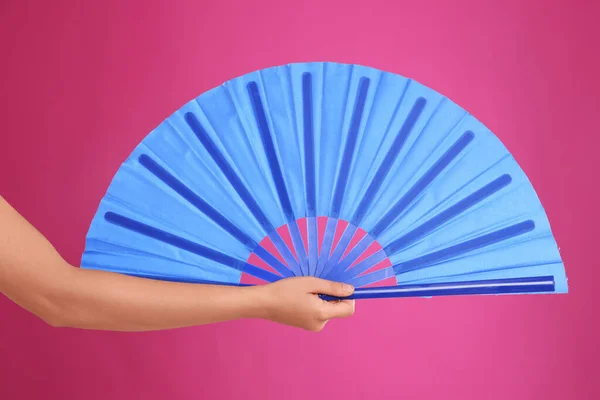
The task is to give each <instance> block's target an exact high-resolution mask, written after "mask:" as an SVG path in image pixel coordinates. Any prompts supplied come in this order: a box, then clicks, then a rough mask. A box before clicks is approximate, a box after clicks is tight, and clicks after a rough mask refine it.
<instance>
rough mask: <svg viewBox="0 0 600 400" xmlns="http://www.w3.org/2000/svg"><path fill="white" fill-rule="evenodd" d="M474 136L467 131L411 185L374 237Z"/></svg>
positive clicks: (378, 227) (379, 225) (384, 218)
mask: <svg viewBox="0 0 600 400" xmlns="http://www.w3.org/2000/svg"><path fill="white" fill-rule="evenodd" d="M473 138H474V134H473V132H471V131H467V132H465V133H464V134H463V135H462V136H461V137H460V138H459V139H458V140H457V141H456V142H455V143H454V144H453V145H452V147H450V149H448V151H446V152H445V153H444V154H443V155H442V157H441V158H440V159H439V160H438V161H436V163H435V164H434V165H433V166H432V167H431V168H430V169H429V170H428V171H427V172H425V175H423V176H422V177H421V178H420V179H419V180H418V181H417V182H416V183H415V184H414V186H413V187H411V188H410V189H409V190H408V192H406V194H405V195H404V196H402V197H401V198H400V200H398V201H397V202H396V204H394V206H393V207H392V208H391V209H390V210H389V211H388V212H387V213H386V214H385V215H384V216H383V218H381V219H380V220H379V222H377V224H376V225H375V227H373V229H372V231H371V232H370V234H371V235H372V236H374V237H377V236H379V234H380V233H381V232H383V231H384V230H386V229H387V228H388V227H389V226H390V225H391V224H392V222H394V220H395V219H396V218H397V217H398V216H399V215H400V214H401V213H402V212H403V211H404V210H405V209H406V208H407V207H408V206H409V205H410V204H411V203H412V202H413V201H414V200H415V199H416V198H417V197H418V196H419V195H420V194H421V193H422V192H423V191H424V190H425V189H426V188H427V186H429V185H430V184H431V182H433V181H434V180H435V178H437V176H438V175H439V174H440V173H442V171H443V170H444V168H446V167H447V166H448V165H449V164H450V163H451V162H452V160H454V159H455V158H456V157H457V156H458V155H459V154H460V153H461V151H463V150H464V149H465V147H467V145H468V144H469V143H471V141H472V140H473Z"/></svg>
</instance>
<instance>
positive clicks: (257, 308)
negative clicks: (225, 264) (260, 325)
mask: <svg viewBox="0 0 600 400" xmlns="http://www.w3.org/2000/svg"><path fill="white" fill-rule="evenodd" d="M244 290H245V291H246V293H247V296H246V304H247V306H248V307H247V310H246V313H247V315H248V317H249V318H255V319H270V315H271V309H272V305H273V298H272V295H271V293H270V290H269V285H256V286H250V287H247V288H244Z"/></svg>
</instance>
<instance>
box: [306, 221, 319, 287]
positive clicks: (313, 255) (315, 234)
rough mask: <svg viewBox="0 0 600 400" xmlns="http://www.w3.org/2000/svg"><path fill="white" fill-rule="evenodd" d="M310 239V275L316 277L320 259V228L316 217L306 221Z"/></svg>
mask: <svg viewBox="0 0 600 400" xmlns="http://www.w3.org/2000/svg"><path fill="white" fill-rule="evenodd" d="M306 224H307V229H306V230H307V239H308V268H307V269H308V275H309V276H315V275H316V269H317V259H318V257H319V226H318V220H317V218H316V217H309V218H307V219H306Z"/></svg>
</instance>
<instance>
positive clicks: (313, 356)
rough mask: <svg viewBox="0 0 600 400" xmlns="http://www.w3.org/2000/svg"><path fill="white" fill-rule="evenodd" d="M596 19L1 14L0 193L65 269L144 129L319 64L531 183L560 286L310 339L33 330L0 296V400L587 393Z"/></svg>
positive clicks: (145, 7) (212, 4) (133, 6)
mask: <svg viewBox="0 0 600 400" xmlns="http://www.w3.org/2000/svg"><path fill="white" fill-rule="evenodd" d="M599 12H600V9H599V6H598V2H597V1H593V0H589V1H585V0H561V1H551V0H526V1H524V0H510V1H507V0H505V1H487V0H486V1H483V0H479V1H477V0H474V1H466V0H454V1H442V0H439V1H431V0H430V1H415V0H413V1H398V0H390V1H378V0H366V1H350V0H340V1H323V0H314V1H313V0H297V1H284V0H273V1H231V0H228V1H225V0H213V1H204V2H203V1H166V0H165V1H153V0H146V1H138V2H133V1H129V2H127V1H117V0H112V1H108V0H107V1H75V0H73V1H70V2H67V1H57V0H53V1H38V2H33V1H26V0H3V1H0V45H1V47H0V51H1V53H0V54H1V61H0V80H1V87H0V88H1V90H0V93H1V94H0V110H1V111H0V112H1V115H2V125H1V131H0V132H1V133H0V135H1V141H0V190H1V194H2V195H3V196H4V197H5V198H6V199H7V200H8V201H10V202H11V203H13V204H14V206H15V207H16V208H17V209H18V210H19V211H20V212H22V213H23V214H24V215H25V216H26V217H27V218H29V219H30V221H31V222H32V223H34V224H35V225H36V226H37V227H38V228H39V229H40V230H41V231H42V232H43V233H44V234H45V235H47V237H48V238H49V239H50V240H51V241H52V242H53V243H54V244H55V245H56V247H57V248H58V249H59V251H60V252H61V253H62V254H64V256H65V257H66V258H67V259H68V260H69V261H70V262H72V263H77V262H78V260H79V257H80V254H81V252H82V251H83V245H84V237H85V234H86V231H87V227H88V224H89V222H90V220H91V218H92V215H93V213H94V211H95V207H96V205H97V203H98V201H99V200H100V198H101V196H102V195H103V193H104V190H105V189H106V187H107V185H108V184H109V181H110V179H111V177H112V175H113V174H114V172H115V171H116V170H117V168H118V166H119V164H120V163H121V162H122V161H123V160H124V158H125V157H126V156H127V155H128V153H129V152H130V151H131V150H132V149H133V146H134V145H135V144H136V143H138V142H139V141H140V140H141V139H142V138H143V137H144V135H145V134H146V133H147V132H148V131H149V130H150V129H152V128H154V127H155V126H156V125H157V124H158V123H159V122H160V121H161V120H162V119H164V118H165V117H167V116H168V115H169V114H170V113H172V112H173V111H174V110H175V109H177V108H178V107H179V106H181V105H182V104H183V103H185V102H186V101H188V100H190V99H191V98H193V97H195V96H197V95H199V94H200V93H202V92H203V91H205V90H207V89H210V88H212V87H214V86H216V85H218V84H220V83H221V82H223V81H225V80H227V79H230V78H233V77H236V76H238V75H241V74H244V73H246V72H249V71H252V70H255V69H260V68H264V67H268V66H272V65H278V64H285V63H288V62H294V61H320V60H330V61H340V62H349V63H360V64H364V65H369V66H373V67H377V68H381V69H385V70H388V71H393V72H396V73H399V74H402V75H405V76H409V77H412V78H414V79H416V80H418V81H420V82H421V83H423V84H426V85H428V86H431V87H433V88H434V89H436V90H438V91H440V92H442V93H444V94H446V95H447V96H449V97H450V98H451V99H453V100H454V101H456V102H457V103H458V104H460V105H462V106H463V107H465V108H466V109H468V110H469V111H471V112H472V113H473V114H474V115H475V116H477V117H478V118H479V119H480V120H482V121H483V122H484V123H485V124H486V125H487V126H489V127H490V128H491V129H492V130H493V131H494V132H496V134H497V135H498V136H499V137H500V138H501V140H502V141H503V142H504V143H505V144H506V145H507V147H508V148H509V149H510V150H511V151H512V153H513V154H514V156H515V157H516V159H517V160H518V161H519V162H520V164H521V165H522V166H523V168H524V169H525V171H526V172H527V173H528V175H529V176H530V178H531V180H532V182H533V184H534V185H535V187H536V189H537V190H538V193H539V195H540V197H541V199H542V202H543V204H544V206H545V207H546V209H547V212H548V215H549V218H550V221H551V223H552V226H553V229H554V231H555V234H556V238H557V240H558V243H559V244H560V247H561V249H562V254H563V257H564V261H565V263H566V266H567V273H568V276H569V279H570V280H569V283H570V288H571V293H570V294H568V295H561V296H522V297H517V296H514V297H513V296H511V297H478V298H438V299H410V300H399V301H369V302H361V303H359V304H358V305H357V313H356V315H355V317H354V318H351V319H348V320H344V321H337V322H335V323H331V324H330V325H328V326H327V328H326V329H325V331H324V332H322V333H321V334H309V333H304V332H301V331H297V330H293V329H291V328H287V327H282V326H275V325H272V324H269V323H266V322H261V321H252V322H247V321H238V322H234V323H226V324H221V325H214V326H206V327H197V328H190V329H182V330H176V331H165V332H154V333H140V334H120V333H100V332H91V331H77V330H70V329H51V328H49V327H47V326H45V325H44V323H42V322H40V321H39V320H37V319H36V318H35V317H33V316H32V315H30V314H28V313H27V312H25V311H23V310H21V309H19V308H18V307H17V306H15V305H14V304H12V303H11V302H10V301H9V300H8V299H6V298H5V297H3V296H0V398H1V399H7V400H11V399H33V398H45V399H88V400H93V399H116V400H120V399H138V398H143V399H146V400H153V399H190V398H203V399H225V400H226V399H241V398H244V399H263V400H264V399H289V400H294V399H307V398H316V399H318V398H328V399H347V400H350V399H359V398H360V399H369V398H373V399H400V398H402V399H413V398H415V399H416V398H418V399H434V398H436V399H438V398H441V399H459V398H460V399H482V398H485V399H567V398H570V399H578V400H579V399H598V398H600V383H598V382H599V381H598V376H600V369H599V367H598V359H599V356H600V353H599V350H598V348H599V346H598V338H599V337H600V330H599V328H598V323H599V318H598V314H599V312H598V310H597V308H598V305H599V304H598V300H597V299H598V297H597V296H596V293H595V292H597V291H598V281H599V280H600V273H599V272H598V271H599V269H600V265H599V263H598V246H599V245H598V240H597V238H598V224H599V223H600V220H599V215H598V211H597V208H596V203H597V201H598V197H599V196H598V190H599V189H598V176H597V175H598V171H599V168H598V162H599V157H598V145H599V144H600V141H599V139H598V135H599V134H600V131H599V130H598V125H599V124H598V122H600V121H599V118H598V115H599V114H598V106H599V103H598V92H599V90H600V80H599V78H598V71H600V62H599V61H600V60H599V56H598V42H599V39H600V30H599V28H598V22H597V16H598V13H599ZM0 223H1V222H0Z"/></svg>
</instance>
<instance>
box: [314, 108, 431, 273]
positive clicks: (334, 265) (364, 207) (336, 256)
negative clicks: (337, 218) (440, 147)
mask: <svg viewBox="0 0 600 400" xmlns="http://www.w3.org/2000/svg"><path fill="white" fill-rule="evenodd" d="M426 104H427V101H426V100H425V99H424V98H423V97H419V98H417V100H415V102H414V104H413V106H412V108H411V109H410V111H409V113H408V116H407V117H406V120H405V121H404V123H403V124H402V126H401V127H400V130H399V131H398V134H397V135H396V137H395V138H394V141H393V142H392V145H391V146H390V148H389V150H388V152H387V153H386V155H385V157H384V159H383V161H382V163H381V165H380V166H379V168H378V170H377V172H376V173H375V176H374V177H373V180H372V181H371V183H370V184H369V186H368V187H367V190H366V192H365V195H364V197H363V198H362V200H361V201H360V203H359V205H358V207H357V209H356V211H355V213H354V215H353V216H352V218H351V220H350V223H351V225H349V226H348V227H347V228H346V230H345V231H344V234H343V235H342V238H341V239H340V241H339V243H338V245H337V246H336V248H335V250H334V252H333V255H332V256H331V259H330V260H329V261H328V262H327V263H326V264H325V268H324V269H323V270H324V274H328V275H337V274H339V273H341V272H343V271H344V270H346V269H347V268H348V267H349V266H350V265H351V264H352V263H353V262H354V260H356V258H354V259H348V256H350V253H349V254H348V255H347V256H346V257H344V260H343V261H342V262H341V263H340V259H341V258H342V256H343V255H344V253H345V252H346V250H347V247H348V244H349V243H350V241H351V240H352V237H353V236H354V234H355V233H356V227H358V226H360V224H361V223H362V220H363V218H364V216H365V214H366V212H367V211H368V209H369V207H370V206H371V204H372V203H373V199H374V198H375V195H376V194H377V193H378V191H379V189H380V188H381V185H382V184H383V181H384V179H385V178H386V176H387V175H388V173H389V172H390V169H391V168H392V165H393V164H394V162H395V161H396V159H397V158H398V155H399V154H400V151H401V150H402V147H403V146H404V143H406V140H407V139H408V136H409V135H410V133H411V131H412V129H413V128H414V126H415V124H416V123H417V120H418V119H419V116H420V115H421V113H422V112H423V109H424V108H425V106H426ZM351 227H353V228H351ZM361 242H362V240H361ZM369 244H370V243H369ZM367 246H368V245H367ZM360 254H361V253H357V252H354V253H352V256H355V255H356V257H358V256H359V255H360ZM346 260H348V261H346Z"/></svg>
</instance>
